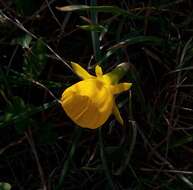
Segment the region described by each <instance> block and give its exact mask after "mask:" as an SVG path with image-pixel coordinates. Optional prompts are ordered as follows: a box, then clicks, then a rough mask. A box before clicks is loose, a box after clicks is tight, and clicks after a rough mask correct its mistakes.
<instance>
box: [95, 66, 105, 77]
mask: <svg viewBox="0 0 193 190" xmlns="http://www.w3.org/2000/svg"><path fill="white" fill-rule="evenodd" d="M95 73H96V76H97V77H100V76H102V75H103V71H102V68H101V67H100V66H99V65H96V67H95Z"/></svg>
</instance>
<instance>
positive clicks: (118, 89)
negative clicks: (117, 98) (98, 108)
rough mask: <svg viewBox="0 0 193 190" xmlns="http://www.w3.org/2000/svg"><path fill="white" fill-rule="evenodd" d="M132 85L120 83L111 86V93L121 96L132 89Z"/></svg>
mask: <svg viewBox="0 0 193 190" xmlns="http://www.w3.org/2000/svg"><path fill="white" fill-rule="evenodd" d="M131 86H132V83H120V84H116V85H112V86H111V92H112V93H113V94H120V93H121V92H124V91H127V90H129V89H130V88H131Z"/></svg>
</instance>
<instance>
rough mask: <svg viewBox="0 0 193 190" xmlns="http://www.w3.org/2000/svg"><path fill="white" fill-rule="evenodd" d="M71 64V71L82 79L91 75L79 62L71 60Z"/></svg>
mask: <svg viewBox="0 0 193 190" xmlns="http://www.w3.org/2000/svg"><path fill="white" fill-rule="evenodd" d="M71 66H72V69H73V71H74V72H75V73H76V74H77V75H78V76H79V77H80V78H82V79H89V78H92V77H93V76H92V75H90V74H89V73H88V72H87V71H86V70H85V69H84V68H83V67H81V66H80V65H79V64H77V63H74V62H71Z"/></svg>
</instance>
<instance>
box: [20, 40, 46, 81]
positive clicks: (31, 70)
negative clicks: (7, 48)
mask: <svg viewBox="0 0 193 190" xmlns="http://www.w3.org/2000/svg"><path fill="white" fill-rule="evenodd" d="M29 41H30V38H26V39H25V42H23V44H22V46H23V45H25V46H26V45H28V43H29ZM46 62H47V58H46V47H45V45H44V44H43V42H42V40H41V39H39V40H37V41H36V42H35V44H33V46H32V48H31V49H30V50H29V52H26V54H25V57H24V65H23V71H24V73H25V75H26V76H27V77H28V78H30V79H35V80H36V79H37V78H38V77H39V75H40V74H41V72H42V70H43V69H44V66H45V64H46Z"/></svg>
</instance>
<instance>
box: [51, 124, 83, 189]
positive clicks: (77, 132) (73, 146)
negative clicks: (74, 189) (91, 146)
mask: <svg viewBox="0 0 193 190" xmlns="http://www.w3.org/2000/svg"><path fill="white" fill-rule="evenodd" d="M81 132H82V129H81V128H79V127H76V129H75V132H74V135H73V142H72V144H71V145H70V151H69V154H68V157H67V159H66V161H65V162H64V165H63V169H62V172H61V175H60V179H59V183H58V185H57V186H56V187H55V189H54V190H63V189H64V179H65V177H66V175H67V173H68V170H69V166H70V163H71V161H72V158H73V156H74V153H75V150H76V147H77V143H78V141H79V139H80V136H81Z"/></svg>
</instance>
